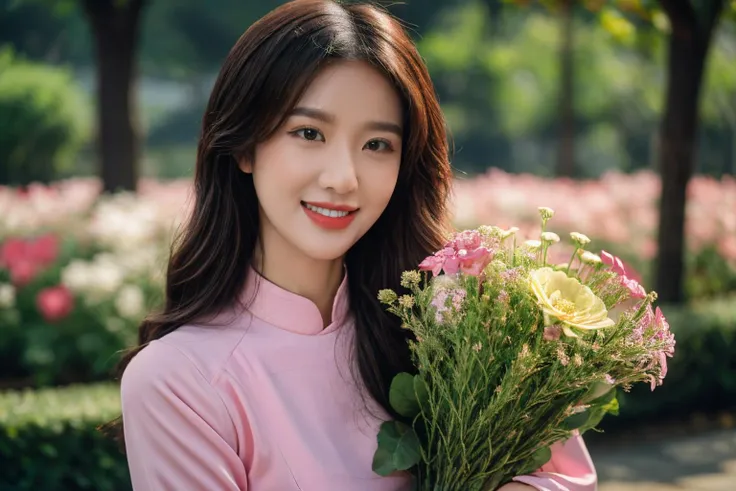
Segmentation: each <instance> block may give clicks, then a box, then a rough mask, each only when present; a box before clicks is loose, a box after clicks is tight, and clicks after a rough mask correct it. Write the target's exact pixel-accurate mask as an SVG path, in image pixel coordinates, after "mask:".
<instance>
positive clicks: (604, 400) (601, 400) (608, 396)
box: [588, 387, 616, 406]
mask: <svg viewBox="0 0 736 491" xmlns="http://www.w3.org/2000/svg"><path fill="white" fill-rule="evenodd" d="M615 398H616V388H615V387H612V388H611V390H609V391H608V392H606V393H605V394H603V395H602V396H600V397H596V398H595V399H593V400H592V401H590V402H589V403H588V404H590V405H591V406H605V405H606V404H608V403H610V402H611V401H612V400H614V399H615Z"/></svg>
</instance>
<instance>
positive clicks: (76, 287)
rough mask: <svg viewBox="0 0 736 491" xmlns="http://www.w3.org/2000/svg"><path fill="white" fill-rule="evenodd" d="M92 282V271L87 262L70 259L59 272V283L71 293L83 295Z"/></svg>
mask: <svg viewBox="0 0 736 491" xmlns="http://www.w3.org/2000/svg"><path fill="white" fill-rule="evenodd" d="M91 282H92V271H91V268H90V264H89V263H88V262H85V261H82V260H81V259H72V260H71V261H70V262H69V264H67V265H66V267H65V268H64V269H62V270H61V283H62V284H63V285H65V286H66V287H67V288H69V289H70V290H71V291H73V292H77V293H84V292H86V291H87V290H88V289H89V285H90V283H91Z"/></svg>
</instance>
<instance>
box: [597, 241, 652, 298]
mask: <svg viewBox="0 0 736 491" xmlns="http://www.w3.org/2000/svg"><path fill="white" fill-rule="evenodd" d="M601 261H603V263H604V264H606V265H608V266H610V267H611V271H613V272H614V273H616V274H617V275H618V276H619V278H620V280H621V284H622V285H624V286H625V287H626V288H627V289H628V290H629V292H630V293H631V296H632V297H633V298H645V297H646V296H647V292H646V290H644V287H643V286H641V285H640V284H639V282H638V281H636V280H635V279H634V278H632V277H631V276H632V275H627V273H626V268H624V263H623V261H621V259H620V258H618V257H616V256H614V255H613V254H610V253H608V252H606V251H601Z"/></svg>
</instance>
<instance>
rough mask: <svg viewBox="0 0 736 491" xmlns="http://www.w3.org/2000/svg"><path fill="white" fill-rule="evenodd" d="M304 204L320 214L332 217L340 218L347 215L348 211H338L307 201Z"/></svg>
mask: <svg viewBox="0 0 736 491" xmlns="http://www.w3.org/2000/svg"><path fill="white" fill-rule="evenodd" d="M304 206H306V207H307V208H309V209H310V210H312V211H314V212H317V213H319V214H320V215H324V216H326V217H330V218H339V217H344V216H347V214H348V212H347V211H337V210H328V209H327V208H320V207H319V206H312V205H310V204H307V203H305V204H304Z"/></svg>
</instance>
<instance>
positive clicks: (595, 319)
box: [530, 268, 615, 337]
mask: <svg viewBox="0 0 736 491" xmlns="http://www.w3.org/2000/svg"><path fill="white" fill-rule="evenodd" d="M530 282H531V288H532V291H533V292H534V294H535V295H536V296H537V300H538V301H539V304H540V306H541V307H542V311H543V312H544V313H545V314H547V315H549V316H550V317H554V318H556V319H558V320H559V321H560V322H561V323H563V331H564V332H565V334H566V335H568V336H572V337H577V336H576V334H575V333H574V332H573V331H572V330H571V329H570V328H569V327H568V326H572V327H577V328H580V329H601V328H604V327H611V326H613V325H614V324H615V322H614V321H613V320H612V319H610V318H609V317H608V310H607V309H606V305H605V304H604V303H603V301H602V300H601V299H600V298H598V297H597V296H596V295H595V293H593V291H592V290H591V289H590V288H588V287H587V286H585V285H583V284H582V283H580V281H578V280H577V279H576V278H570V277H569V276H567V275H566V274H565V273H564V272H562V271H555V270H553V269H552V268H540V269H537V270H534V271H532V273H531V277H530ZM564 324H566V326H565V325H564Z"/></svg>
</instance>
